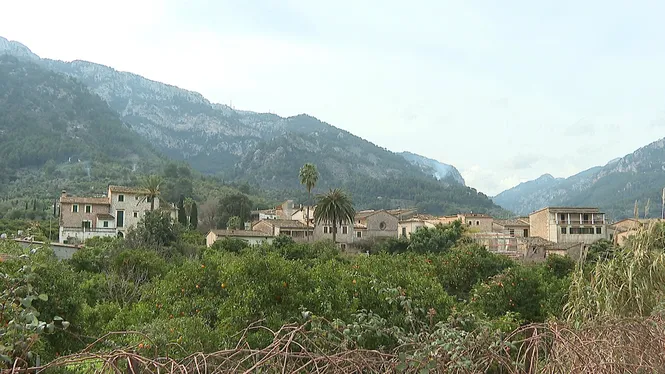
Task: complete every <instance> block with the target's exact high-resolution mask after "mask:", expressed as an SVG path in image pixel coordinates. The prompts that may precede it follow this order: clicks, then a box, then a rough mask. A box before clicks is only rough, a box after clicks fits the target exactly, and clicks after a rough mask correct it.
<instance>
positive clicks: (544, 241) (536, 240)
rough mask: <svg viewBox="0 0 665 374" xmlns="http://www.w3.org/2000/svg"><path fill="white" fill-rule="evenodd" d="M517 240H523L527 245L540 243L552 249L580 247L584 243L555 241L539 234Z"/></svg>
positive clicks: (563, 249) (565, 249)
mask: <svg viewBox="0 0 665 374" xmlns="http://www.w3.org/2000/svg"><path fill="white" fill-rule="evenodd" d="M517 240H519V241H523V242H525V243H526V244H527V245H538V246H543V247H546V248H547V249H550V250H560V251H567V250H569V249H571V248H575V247H579V246H581V245H582V243H554V242H551V241H549V240H547V239H543V238H541V237H539V236H531V237H526V238H521V237H519V238H517Z"/></svg>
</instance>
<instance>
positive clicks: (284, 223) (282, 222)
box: [255, 219, 307, 228]
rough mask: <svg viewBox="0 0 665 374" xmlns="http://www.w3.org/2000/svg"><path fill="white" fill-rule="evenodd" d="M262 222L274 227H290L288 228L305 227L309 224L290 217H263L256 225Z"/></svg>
mask: <svg viewBox="0 0 665 374" xmlns="http://www.w3.org/2000/svg"><path fill="white" fill-rule="evenodd" d="M261 222H266V223H267V224H269V225H271V226H272V227H280V228H284V227H288V228H305V227H307V225H305V224H304V223H302V222H300V221H295V220H288V219H263V220H261V221H259V222H257V223H255V225H258V224H259V223H261Z"/></svg>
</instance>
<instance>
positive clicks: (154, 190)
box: [137, 175, 162, 211]
mask: <svg viewBox="0 0 665 374" xmlns="http://www.w3.org/2000/svg"><path fill="white" fill-rule="evenodd" d="M161 184H162V178H161V177H159V176H158V175H150V176H148V177H146V178H145V179H144V180H143V182H142V183H141V189H143V193H142V195H143V198H141V200H140V201H139V202H138V204H140V203H142V202H144V201H146V200H148V201H150V210H151V211H153V210H155V198H156V197H157V196H159V194H160V192H159V186H160V185H161ZM138 204H137V205H138Z"/></svg>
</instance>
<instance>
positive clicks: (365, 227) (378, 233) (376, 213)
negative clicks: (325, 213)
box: [314, 210, 399, 249]
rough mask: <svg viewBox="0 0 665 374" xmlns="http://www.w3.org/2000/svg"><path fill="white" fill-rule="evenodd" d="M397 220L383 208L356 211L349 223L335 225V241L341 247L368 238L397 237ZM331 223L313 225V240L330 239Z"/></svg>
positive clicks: (343, 247) (344, 247)
mask: <svg viewBox="0 0 665 374" xmlns="http://www.w3.org/2000/svg"><path fill="white" fill-rule="evenodd" d="M398 225H399V222H398V220H397V217H395V216H394V215H392V214H390V213H388V212H387V211H385V210H366V211H360V212H357V213H356V215H355V217H354V221H353V223H352V224H351V223H350V222H349V223H345V224H343V225H342V226H341V227H337V242H338V243H340V246H341V248H342V249H346V248H347V247H348V246H352V245H353V244H354V243H358V242H360V241H363V240H368V239H381V238H397V234H398V233H397V229H398ZM332 231H333V228H332V225H328V224H320V225H316V226H315V227H314V239H315V240H324V239H330V240H332Z"/></svg>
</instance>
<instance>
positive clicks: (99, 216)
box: [97, 213, 115, 220]
mask: <svg viewBox="0 0 665 374" xmlns="http://www.w3.org/2000/svg"><path fill="white" fill-rule="evenodd" d="M97 218H100V219H106V220H113V219H115V217H113V216H112V215H110V214H108V213H99V214H97Z"/></svg>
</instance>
